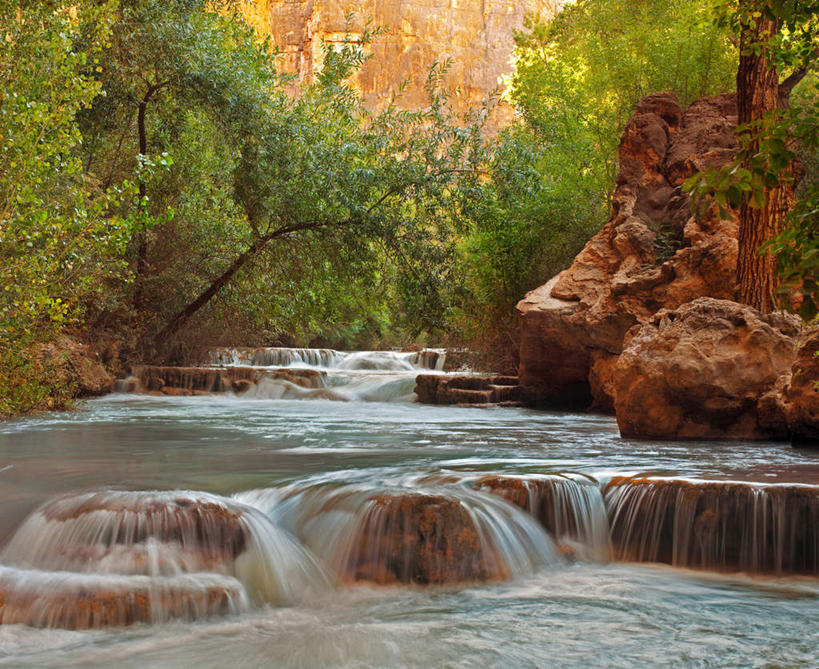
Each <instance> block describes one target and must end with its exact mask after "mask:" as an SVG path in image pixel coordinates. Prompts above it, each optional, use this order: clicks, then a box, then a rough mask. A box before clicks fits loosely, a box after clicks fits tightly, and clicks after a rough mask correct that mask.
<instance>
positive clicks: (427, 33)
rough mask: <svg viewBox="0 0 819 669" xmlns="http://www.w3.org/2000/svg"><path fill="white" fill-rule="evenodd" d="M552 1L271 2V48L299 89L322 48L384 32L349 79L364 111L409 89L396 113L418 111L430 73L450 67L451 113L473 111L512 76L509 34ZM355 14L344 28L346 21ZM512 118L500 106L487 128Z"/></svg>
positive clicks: (549, 9)
mask: <svg viewBox="0 0 819 669" xmlns="http://www.w3.org/2000/svg"><path fill="white" fill-rule="evenodd" d="M558 5H559V1H558V0H270V1H269V9H270V25H271V34H272V37H273V42H274V44H275V45H276V46H277V47H278V49H279V51H280V52H281V60H280V62H281V67H282V69H283V70H284V71H285V72H288V73H291V74H294V75H296V77H297V80H299V81H303V80H305V79H308V80H309V78H310V77H312V76H313V74H314V73H315V72H316V71H317V69H318V68H320V66H321V56H322V41H324V42H327V43H330V44H332V43H334V42H335V43H337V42H340V41H342V40H344V39H345V34H347V33H348V32H349V35H350V36H351V37H353V38H354V39H355V38H356V37H357V36H359V35H360V34H361V32H362V30H363V26H364V22H365V20H367V19H368V18H369V19H371V20H372V22H373V25H375V26H384V27H388V28H389V32H388V34H385V35H381V36H379V37H377V39H376V40H375V41H374V43H373V44H372V45H371V46H370V47H368V48H369V50H370V51H371V52H372V54H373V56H374V57H373V58H372V59H371V60H370V61H369V62H367V63H366V64H365V65H364V67H363V69H362V70H361V72H360V73H359V74H358V76H357V78H356V83H357V85H358V87H359V89H360V90H361V92H362V93H363V95H364V98H365V100H366V102H367V104H368V106H370V108H377V107H378V106H379V105H380V104H384V103H386V102H387V101H388V100H389V99H390V95H391V92H392V91H393V90H397V89H398V88H399V87H400V86H401V84H402V83H404V82H408V83H407V86H406V88H405V89H404V91H403V94H402V97H401V101H400V105H401V107H403V108H406V109H417V108H420V107H422V106H424V104H425V102H426V100H427V96H426V92H425V90H424V83H425V81H426V77H427V73H428V71H429V67H430V66H431V65H432V64H433V63H435V62H442V61H444V60H446V59H447V58H451V59H452V60H453V63H452V67H451V69H450V71H449V74H448V76H447V79H446V80H445V81H446V84H447V87H448V88H452V89H457V95H456V96H455V98H454V99H453V104H454V107H455V109H456V110H457V111H459V112H463V111H465V110H466V109H468V108H469V107H470V106H472V105H475V104H479V103H480V102H481V100H482V99H483V98H485V97H486V96H487V95H488V94H489V93H490V92H492V91H493V90H494V89H495V88H496V87H497V86H498V85H499V84H500V83H501V80H502V78H503V76H504V75H507V74H509V73H511V71H512V63H511V54H512V49H513V47H514V31H515V30H519V29H521V28H522V27H523V24H524V18H525V17H526V16H527V14H531V13H539V14H541V15H543V16H551V15H553V14H554V11H555V8H556V7H557V6H558ZM351 12H352V13H354V16H353V17H352V20H351V21H350V22H349V23H348V20H347V18H346V16H347V15H348V14H349V13H351ZM510 117H511V110H510V109H509V107H508V106H506V105H503V106H502V108H501V109H499V110H498V111H497V113H496V114H495V116H494V122H495V123H497V122H502V121H503V120H504V119H506V118H510Z"/></svg>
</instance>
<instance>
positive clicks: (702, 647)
mask: <svg viewBox="0 0 819 669" xmlns="http://www.w3.org/2000/svg"><path fill="white" fill-rule="evenodd" d="M449 472H459V473H474V472H481V473H491V472H503V473H515V474H523V473H558V472H577V473H582V474H585V475H590V476H593V477H595V478H597V479H598V480H604V479H606V478H608V477H610V476H612V475H614V474H622V473H647V474H655V475H684V476H692V477H702V478H711V479H714V478H719V479H732V480H756V481H770V482H784V481H798V482H805V483H819V456H817V454H816V453H815V452H810V451H800V450H796V449H792V448H791V447H789V446H787V445H785V444H758V443H721V444H717V443H684V444H680V443H658V442H649V441H629V440H623V439H620V438H619V436H618V433H617V430H616V426H615V424H614V422H613V421H612V420H611V419H609V418H602V417H595V416H586V415H583V416H580V415H567V414H549V413H539V412H530V411H526V410H522V409H508V408H495V409H464V408H457V407H427V406H421V405H414V404H388V403H380V402H377V403H338V402H325V401H311V402H300V401H267V400H247V399H244V400H241V399H236V398H231V397H194V398H167V397H162V398H154V397H144V396H111V397H109V398H104V399H101V400H95V401H92V402H89V403H87V405H85V407H84V408H83V409H82V410H79V411H75V412H71V413H65V414H55V415H47V416H43V417H39V418H32V419H25V420H18V421H12V422H9V423H5V424H3V425H2V426H0V544H5V543H6V542H7V541H8V539H9V537H10V535H11V534H12V533H13V532H14V531H15V530H16V529H17V528H18V527H19V525H20V524H21V523H22V521H23V519H24V518H25V517H26V516H27V515H28V514H29V513H31V512H32V511H33V510H34V509H35V508H36V507H37V506H38V505H40V504H41V503H42V502H44V501H45V500H47V499H50V498H52V497H54V496H55V495H59V494H62V493H69V492H78V491H85V490H96V489H100V488H120V489H128V490H145V489H156V488H159V489H169V490H170V489H189V490H200V491H207V492H210V493H216V494H219V495H234V494H238V493H243V492H246V491H249V490H257V489H265V488H270V487H272V486H279V485H283V484H291V485H294V486H300V485H306V484H315V483H321V482H327V481H335V482H340V483H341V482H343V483H357V484H361V485H366V486H368V487H372V488H375V489H378V488H383V487H388V486H399V487H400V486H407V485H410V484H411V485H413V486H415V485H418V481H419V480H423V479H424V478H425V477H430V476H436V475H439V474H441V473H444V474H446V473H449ZM239 497H240V498H242V499H245V500H246V499H247V498H248V495H244V496H242V495H239ZM818 627H819V584H818V583H817V581H816V580H815V579H807V578H806V579H781V578H780V579H773V578H746V577H740V576H737V577H729V576H718V575H710V574H707V573H702V572H689V571H683V570H674V569H670V568H667V567H658V566H635V565H625V564H615V563H609V564H594V563H584V562H576V563H573V564H572V563H568V562H566V563H565V564H564V563H561V564H558V565H555V564H550V565H547V566H544V567H542V568H540V569H538V570H537V571H536V572H535V573H534V574H530V575H528V576H525V577H519V578H518V579H516V580H513V581H510V582H506V583H500V584H489V585H483V586H469V587H463V586H461V587H453V586H448V587H435V588H420V587H389V588H373V587H363V586H355V587H338V588H327V589H325V591H323V592H320V593H318V594H315V595H313V596H312V597H311V598H308V599H307V600H306V601H304V602H302V603H299V604H297V605H294V606H288V607H281V608H272V607H267V608H264V607H263V608H254V609H252V610H251V611H250V612H248V613H243V614H240V615H236V616H231V617H226V618H222V619H216V620H213V621H210V622H199V623H180V622H173V623H165V624H162V625H158V626H145V625H137V626H134V627H132V628H127V629H116V630H104V631H92V632H70V631H63V630H35V629H30V628H27V627H24V626H21V625H13V626H6V627H0V665H2V666H21V665H28V666H65V665H70V664H74V665H78V666H103V665H104V666H110V665H112V664H117V665H118V666H122V667H131V666H133V667H137V666H139V667H145V666H160V667H180V666H198V667H224V666H271V665H272V666H305V667H310V666H319V665H332V666H407V665H409V666H425V667H426V666H464V667H466V666H500V665H505V666H589V665H592V664H594V665H597V666H660V665H669V664H672V665H676V666H787V667H791V666H793V667H797V666H804V667H813V666H816V664H817V658H819V636H818V635H817V628H818Z"/></svg>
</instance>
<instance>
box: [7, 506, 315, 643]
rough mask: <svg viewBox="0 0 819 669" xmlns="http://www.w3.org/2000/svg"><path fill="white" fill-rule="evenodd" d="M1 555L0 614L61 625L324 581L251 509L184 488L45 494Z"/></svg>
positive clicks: (221, 606) (222, 608)
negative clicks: (44, 501) (1, 602)
mask: <svg viewBox="0 0 819 669" xmlns="http://www.w3.org/2000/svg"><path fill="white" fill-rule="evenodd" d="M0 563H2V565H4V567H3V571H2V573H0V579H1V580H0V594H2V596H3V597H2V599H3V600H4V607H3V613H2V619H3V621H5V622H10V621H12V620H14V621H20V622H27V624H32V625H45V626H51V625H56V626H62V627H72V628H87V627H95V626H100V625H103V624H104V625H122V624H130V623H134V622H156V621H162V620H168V619H171V618H176V617H183V618H188V619H190V618H196V617H201V616H204V615H212V614H214V613H226V612H227V613H229V612H237V611H240V610H246V609H247V606H248V602H256V603H269V604H289V603H292V602H294V601H297V600H298V599H300V598H302V597H304V596H305V594H306V593H308V592H310V591H311V589H315V588H321V587H323V586H325V585H326V584H327V583H328V580H327V578H326V576H325V574H324V573H323V571H322V569H321V568H320V567H319V565H318V564H317V562H316V561H315V559H314V558H313V557H312V555H311V554H310V553H309V551H307V550H306V549H305V548H303V547H302V546H301V545H300V544H299V543H298V541H296V540H295V539H294V538H293V537H292V536H291V535H290V534H289V533H288V532H286V531H285V530H283V529H281V528H279V527H276V526H275V525H273V523H271V521H270V519H269V518H267V517H266V516H265V515H264V514H262V513H260V512H259V511H258V510H256V509H254V508H252V507H249V506H245V505H242V504H239V503H238V502H236V501H232V500H227V499H224V498H220V497H218V496H215V495H208V494H206V493H190V492H183V491H172V492H121V491H104V492H97V493H87V494H84V495H77V496H73V497H65V498H60V499H57V500H55V501H52V502H49V503H47V504H45V505H43V506H42V507H40V508H39V509H38V510H36V511H35V512H34V513H32V514H31V515H30V516H29V517H28V518H27V519H26V520H25V521H24V522H23V524H22V525H21V527H20V528H19V529H18V530H17V532H16V533H15V534H14V535H13V537H12V538H11V540H10V541H9V543H8V545H7V546H6V547H5V549H4V550H3V552H2V553H1V554H0ZM72 602H73V603H74V604H73V606H74V609H75V611H74V613H72V612H71V606H72Z"/></svg>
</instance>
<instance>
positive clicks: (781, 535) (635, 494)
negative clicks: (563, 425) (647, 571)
mask: <svg viewBox="0 0 819 669" xmlns="http://www.w3.org/2000/svg"><path fill="white" fill-rule="evenodd" d="M606 504H607V506H608V509H609V518H610V523H611V533H612V541H613V544H614V550H615V557H616V559H618V560H629V561H637V562H645V561H649V562H665V563H668V564H672V565H674V566H678V567H695V568H702V569H712V570H720V571H747V572H751V573H807V574H819V486H810V485H798V484H779V485H777V484H768V485H764V484H754V483H738V482H721V481H698V480H690V479H674V478H630V479H629V478H615V479H613V480H612V481H611V482H610V483H609V484H608V486H607V488H606Z"/></svg>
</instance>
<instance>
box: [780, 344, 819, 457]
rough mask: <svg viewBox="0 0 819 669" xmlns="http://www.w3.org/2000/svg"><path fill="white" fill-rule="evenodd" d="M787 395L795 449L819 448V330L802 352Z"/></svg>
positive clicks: (786, 412)
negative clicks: (796, 447)
mask: <svg viewBox="0 0 819 669" xmlns="http://www.w3.org/2000/svg"><path fill="white" fill-rule="evenodd" d="M790 378H791V381H790V384H789V385H788V386H787V390H786V391H785V392H784V401H785V407H786V408H785V415H786V417H787V423H788V429H789V430H790V433H791V439H792V441H793V444H794V446H819V328H817V329H814V330H813V331H812V332H811V333H810V334H809V335H808V336H807V337H806V339H805V341H804V343H803V344H802V346H801V347H800V348H799V351H798V357H797V359H796V362H795V363H794V365H793V368H792V369H791V372H790Z"/></svg>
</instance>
